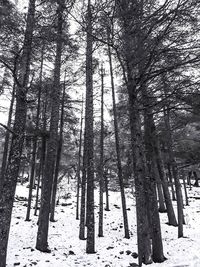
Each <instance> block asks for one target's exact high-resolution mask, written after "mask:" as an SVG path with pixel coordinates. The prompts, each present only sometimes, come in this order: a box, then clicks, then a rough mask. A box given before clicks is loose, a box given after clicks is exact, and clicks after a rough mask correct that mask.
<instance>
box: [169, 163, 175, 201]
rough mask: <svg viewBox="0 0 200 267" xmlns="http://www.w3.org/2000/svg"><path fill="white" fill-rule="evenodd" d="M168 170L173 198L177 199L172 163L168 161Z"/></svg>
mask: <svg viewBox="0 0 200 267" xmlns="http://www.w3.org/2000/svg"><path fill="white" fill-rule="evenodd" d="M167 170H168V177H169V183H170V186H171V192H172V200H173V201H176V194H175V189H174V183H173V177H172V171H171V165H170V163H169V162H167Z"/></svg>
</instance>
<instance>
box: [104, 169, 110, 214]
mask: <svg viewBox="0 0 200 267" xmlns="http://www.w3.org/2000/svg"><path fill="white" fill-rule="evenodd" d="M104 184H105V191H106V207H105V210H106V211H110V206H109V192H108V170H105V172H104Z"/></svg>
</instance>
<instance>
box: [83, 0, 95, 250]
mask: <svg viewBox="0 0 200 267" xmlns="http://www.w3.org/2000/svg"><path fill="white" fill-rule="evenodd" d="M92 45H93V37H92V12H91V1H90V0H88V8H87V47H86V117H85V128H86V131H87V134H86V138H87V141H86V144H87V157H86V158H87V168H86V171H87V214H86V221H87V242H86V252H87V253H95V222H94V155H93V154H94V133H93V65H92V52H93V51H92Z"/></svg>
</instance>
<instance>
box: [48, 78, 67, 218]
mask: <svg viewBox="0 0 200 267" xmlns="http://www.w3.org/2000/svg"><path fill="white" fill-rule="evenodd" d="M65 79H66V77H65ZM65 90H66V88H65V80H64V88H63V95H62V106H61V115H60V136H59V141H58V148H57V156H56V167H55V174H54V180H53V188H52V196H51V215H50V221H51V222H54V221H55V219H54V216H55V206H56V192H57V185H58V174H59V167H60V160H61V153H62V144H63V127H64V106H65Z"/></svg>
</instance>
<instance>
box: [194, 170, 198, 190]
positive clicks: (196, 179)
mask: <svg viewBox="0 0 200 267" xmlns="http://www.w3.org/2000/svg"><path fill="white" fill-rule="evenodd" d="M193 175H194V179H195V183H194V186H196V187H199V178H198V176H197V173H196V171H193Z"/></svg>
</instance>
